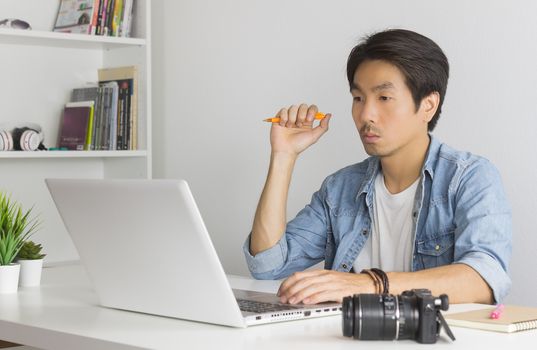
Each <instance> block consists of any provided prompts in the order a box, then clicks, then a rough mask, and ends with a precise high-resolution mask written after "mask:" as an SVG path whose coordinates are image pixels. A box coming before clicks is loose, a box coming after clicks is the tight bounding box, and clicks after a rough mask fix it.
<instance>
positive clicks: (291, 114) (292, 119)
mask: <svg viewBox="0 0 537 350" xmlns="http://www.w3.org/2000/svg"><path fill="white" fill-rule="evenodd" d="M297 114H298V106H297V105H292V106H291V107H289V109H288V110H287V115H288V119H287V123H286V124H285V126H286V127H288V128H293V127H295V125H296V117H297Z"/></svg>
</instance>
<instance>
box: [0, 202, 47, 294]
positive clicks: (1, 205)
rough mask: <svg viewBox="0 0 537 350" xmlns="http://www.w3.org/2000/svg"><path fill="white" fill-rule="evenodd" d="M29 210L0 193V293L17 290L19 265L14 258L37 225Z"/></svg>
mask: <svg viewBox="0 0 537 350" xmlns="http://www.w3.org/2000/svg"><path fill="white" fill-rule="evenodd" d="M31 212H32V209H29V210H28V211H26V212H23V210H22V206H21V205H20V204H19V203H17V202H14V201H12V200H11V198H10V197H8V196H7V195H6V194H4V193H0V293H15V292H17V289H18V285H19V271H20V265H19V264H17V263H14V260H15V258H16V257H17V254H18V253H19V250H20V249H21V247H22V245H23V244H24V242H25V241H26V239H28V238H29V237H30V236H31V235H32V234H33V233H34V232H35V231H36V230H37V227H38V222H37V220H36V219H35V218H30V214H31Z"/></svg>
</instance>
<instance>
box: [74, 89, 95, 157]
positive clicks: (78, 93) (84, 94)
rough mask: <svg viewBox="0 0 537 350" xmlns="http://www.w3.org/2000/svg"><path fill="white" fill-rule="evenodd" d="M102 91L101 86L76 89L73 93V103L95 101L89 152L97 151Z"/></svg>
mask: <svg viewBox="0 0 537 350" xmlns="http://www.w3.org/2000/svg"><path fill="white" fill-rule="evenodd" d="M99 94H100V91H99V86H89V87H83V88H76V89H73V91H72V93H71V102H80V101H93V102H94V103H93V106H94V107H93V116H92V120H91V122H92V125H91V128H92V130H91V132H90V135H91V140H90V142H89V143H90V147H89V149H88V150H95V136H96V132H95V127H96V120H97V119H100V116H101V114H100V109H99V108H100V104H99V97H100V95H99Z"/></svg>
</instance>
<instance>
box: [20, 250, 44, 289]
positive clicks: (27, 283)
mask: <svg viewBox="0 0 537 350" xmlns="http://www.w3.org/2000/svg"><path fill="white" fill-rule="evenodd" d="M41 249H43V247H42V246H41V244H36V243H34V242H32V241H26V242H24V244H23V245H22V247H21V249H20V250H19V254H17V262H18V263H19V264H20V277H19V286H21V287H37V286H39V285H40V284H41V271H42V269H43V258H44V257H45V256H46V254H42V253H41Z"/></svg>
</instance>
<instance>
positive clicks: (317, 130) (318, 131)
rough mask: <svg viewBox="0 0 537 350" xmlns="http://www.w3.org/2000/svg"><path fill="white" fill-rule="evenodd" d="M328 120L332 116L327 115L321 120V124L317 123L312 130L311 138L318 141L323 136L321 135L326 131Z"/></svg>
mask: <svg viewBox="0 0 537 350" xmlns="http://www.w3.org/2000/svg"><path fill="white" fill-rule="evenodd" d="M330 118H332V115H331V114H330V113H328V114H327V115H326V116H325V117H324V118H323V119H321V122H320V123H319V125H317V126H316V127H314V128H313V129H312V132H313V137H314V138H315V141H317V140H319V139H320V138H321V136H323V134H324V133H325V132H327V131H328V126H329V124H330Z"/></svg>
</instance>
